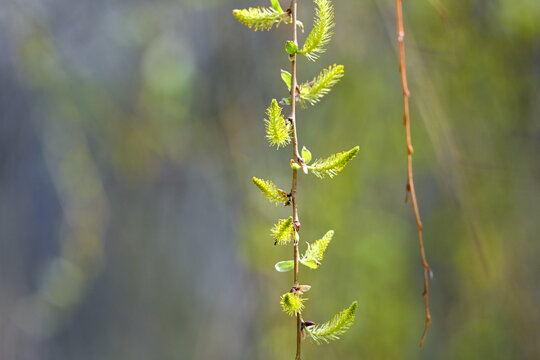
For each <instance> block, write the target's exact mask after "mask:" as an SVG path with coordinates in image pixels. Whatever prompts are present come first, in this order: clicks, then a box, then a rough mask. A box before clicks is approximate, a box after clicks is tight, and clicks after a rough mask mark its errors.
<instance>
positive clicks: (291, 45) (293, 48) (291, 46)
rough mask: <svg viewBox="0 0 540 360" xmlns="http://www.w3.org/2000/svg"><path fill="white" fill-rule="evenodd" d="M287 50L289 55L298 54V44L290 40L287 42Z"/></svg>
mask: <svg viewBox="0 0 540 360" xmlns="http://www.w3.org/2000/svg"><path fill="white" fill-rule="evenodd" d="M285 51H287V53H288V54H289V55H293V54H296V52H297V51H298V45H297V44H296V43H295V42H294V41H290V40H289V41H287V43H286V44H285Z"/></svg>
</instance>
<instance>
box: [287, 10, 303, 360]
mask: <svg viewBox="0 0 540 360" xmlns="http://www.w3.org/2000/svg"><path fill="white" fill-rule="evenodd" d="M296 10H297V3H296V0H292V1H291V6H290V8H289V11H290V14H291V18H292V36H293V38H292V41H293V42H294V43H295V44H296V43H298V36H297V30H296ZM296 86H297V85H296V54H293V55H291V115H290V118H289V119H290V121H291V124H292V133H293V139H292V145H293V146H292V148H293V159H294V160H295V161H298V163H302V160H301V159H300V156H299V154H298V136H297V132H296ZM297 178H298V170H296V169H293V171H292V187H291V202H292V211H293V221H294V228H295V232H298V231H299V230H300V220H299V219H298V205H297V203H296V187H297ZM297 239H298V236H295V240H294V285H295V286H298V285H299V282H298V259H299V253H298V240H297ZM301 326H302V315H301V314H300V313H297V314H296V357H295V359H296V360H300V359H301V354H302V333H301Z"/></svg>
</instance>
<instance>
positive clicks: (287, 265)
mask: <svg viewBox="0 0 540 360" xmlns="http://www.w3.org/2000/svg"><path fill="white" fill-rule="evenodd" d="M274 267H275V268H276V270H277V271H279V272H287V271H291V270H292V269H294V260H286V261H280V262H278V263H276V265H274Z"/></svg>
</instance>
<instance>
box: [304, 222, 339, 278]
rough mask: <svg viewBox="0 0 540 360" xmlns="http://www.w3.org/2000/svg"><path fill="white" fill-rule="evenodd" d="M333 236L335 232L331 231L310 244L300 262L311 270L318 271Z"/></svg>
mask: <svg viewBox="0 0 540 360" xmlns="http://www.w3.org/2000/svg"><path fill="white" fill-rule="evenodd" d="M333 236H334V230H330V231H328V232H327V233H326V234H324V236H323V237H322V238H321V239H319V240H317V241H315V242H314V243H313V244H309V243H308V247H307V250H306V252H305V253H304V256H302V258H301V259H300V262H301V263H302V264H303V265H305V266H307V267H309V268H311V269H317V268H318V267H319V266H320V265H321V261H322V259H323V258H324V252H325V250H326V248H327V247H328V244H329V243H330V241H331V240H332V237H333Z"/></svg>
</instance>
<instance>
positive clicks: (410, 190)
mask: <svg viewBox="0 0 540 360" xmlns="http://www.w3.org/2000/svg"><path fill="white" fill-rule="evenodd" d="M396 12H397V16H396V17H397V36H398V44H399V71H400V73H401V87H402V90H403V114H404V115H403V123H404V125H405V139H406V144H407V197H406V198H405V202H409V194H410V200H411V202H412V206H413V210H414V217H415V219H416V227H417V229H418V241H419V244H420V256H421V258H422V266H423V268H424V292H423V296H424V302H425V313H426V325H425V327H424V332H423V334H422V337H421V339H420V347H422V346H423V345H424V340H425V339H426V334H427V332H428V329H429V324H430V323H431V315H430V313H429V289H428V276H430V275H431V269H430V267H429V265H428V262H427V260H426V252H425V250H424V240H423V238H422V230H423V227H422V220H421V219H420V211H419V210H418V201H417V200H416V191H415V188H414V181H413V167H412V155H413V152H414V151H413V146H412V141H411V122H410V115H409V96H410V95H411V94H410V92H409V88H408V86H407V72H406V68H405V30H404V28H403V10H402V0H396Z"/></svg>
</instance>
